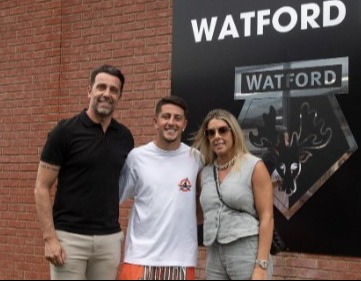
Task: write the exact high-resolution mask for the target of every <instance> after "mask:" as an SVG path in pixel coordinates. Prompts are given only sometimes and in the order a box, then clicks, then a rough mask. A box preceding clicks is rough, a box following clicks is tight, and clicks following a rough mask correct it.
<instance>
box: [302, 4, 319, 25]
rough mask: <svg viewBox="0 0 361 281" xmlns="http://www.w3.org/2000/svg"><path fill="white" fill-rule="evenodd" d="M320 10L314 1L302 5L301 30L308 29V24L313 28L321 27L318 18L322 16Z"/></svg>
mask: <svg viewBox="0 0 361 281" xmlns="http://www.w3.org/2000/svg"><path fill="white" fill-rule="evenodd" d="M309 11H310V12H311V13H310V14H309ZM320 12H321V11H320V7H319V6H318V5H316V4H314V3H310V4H305V5H301V30H306V29H307V26H308V25H310V26H311V27H312V28H319V27H320V25H319V24H318V23H317V22H316V19H317V18H318V17H319V16H320Z"/></svg>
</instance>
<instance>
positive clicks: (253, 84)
mask: <svg viewBox="0 0 361 281" xmlns="http://www.w3.org/2000/svg"><path fill="white" fill-rule="evenodd" d="M246 78H247V84H248V89H250V90H252V91H258V90H259V89H260V88H261V80H262V74H260V75H259V76H258V80H257V75H252V77H251V79H250V76H249V75H247V77H246Z"/></svg>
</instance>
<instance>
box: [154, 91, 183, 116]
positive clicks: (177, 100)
mask: <svg viewBox="0 0 361 281" xmlns="http://www.w3.org/2000/svg"><path fill="white" fill-rule="evenodd" d="M166 104H173V105H176V106H179V107H180V108H182V109H183V111H184V116H185V117H186V118H187V116H188V105H187V103H186V102H185V100H184V99H182V98H181V97H178V96H167V97H163V98H161V99H160V100H159V101H158V102H157V105H156V107H155V114H156V115H158V114H159V113H160V112H161V111H162V106H163V105H166Z"/></svg>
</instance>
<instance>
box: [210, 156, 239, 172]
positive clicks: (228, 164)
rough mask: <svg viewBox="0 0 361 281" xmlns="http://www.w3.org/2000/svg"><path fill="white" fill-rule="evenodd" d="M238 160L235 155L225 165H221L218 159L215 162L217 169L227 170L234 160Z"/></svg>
mask: <svg viewBox="0 0 361 281" xmlns="http://www.w3.org/2000/svg"><path fill="white" fill-rule="evenodd" d="M235 161H236V156H234V157H233V158H232V159H231V160H230V161H228V162H227V163H225V164H223V165H219V164H218V163H217V161H215V162H214V166H215V167H216V168H217V170H220V171H221V170H226V169H228V168H229V167H232V166H233V164H234V162H235Z"/></svg>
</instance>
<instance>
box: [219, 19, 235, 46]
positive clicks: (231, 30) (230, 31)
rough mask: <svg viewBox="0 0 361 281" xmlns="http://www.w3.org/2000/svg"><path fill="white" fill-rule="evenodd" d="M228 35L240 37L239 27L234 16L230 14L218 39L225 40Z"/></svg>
mask: <svg viewBox="0 0 361 281" xmlns="http://www.w3.org/2000/svg"><path fill="white" fill-rule="evenodd" d="M226 36H232V37H233V38H239V34H238V31H237V27H236V25H235V24H234V21H233V17H232V16H231V15H228V16H227V17H226V19H225V20H224V23H223V27H222V30H221V33H220V34H219V37H218V40H223V39H224V37H226Z"/></svg>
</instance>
